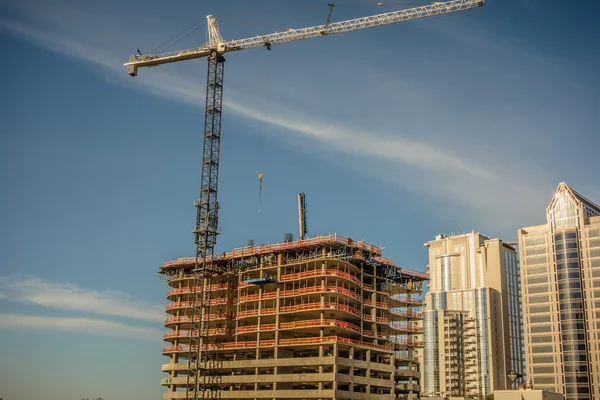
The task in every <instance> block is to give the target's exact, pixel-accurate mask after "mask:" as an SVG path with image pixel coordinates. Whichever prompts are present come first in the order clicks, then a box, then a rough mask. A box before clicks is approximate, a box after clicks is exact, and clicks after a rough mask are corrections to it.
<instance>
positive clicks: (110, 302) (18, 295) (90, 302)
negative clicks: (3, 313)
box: [0, 276, 164, 322]
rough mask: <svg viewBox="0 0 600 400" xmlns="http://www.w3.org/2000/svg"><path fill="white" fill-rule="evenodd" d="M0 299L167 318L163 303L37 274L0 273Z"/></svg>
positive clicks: (124, 315) (147, 318)
mask: <svg viewBox="0 0 600 400" xmlns="http://www.w3.org/2000/svg"><path fill="white" fill-rule="evenodd" d="M15 282H18V285H15ZM0 299H3V300H7V301H10V302H15V303H21V304H34V305H40V306H43V307H49V308H53V309H57V310H66V311H79V312H84V313H89V314H96V315H107V316H112V317H122V318H131V319H137V320H145V321H153V322H162V321H163V320H164V311H163V307H161V306H160V305H155V304H149V303H147V302H144V301H139V300H135V299H133V298H132V297H131V296H130V295H128V294H126V293H123V292H118V291H112V290H104V291H99V290H92V289H86V288H81V287H79V286H77V285H74V284H72V283H57V282H49V281H44V280H42V279H39V278H37V277H34V276H4V277H0Z"/></svg>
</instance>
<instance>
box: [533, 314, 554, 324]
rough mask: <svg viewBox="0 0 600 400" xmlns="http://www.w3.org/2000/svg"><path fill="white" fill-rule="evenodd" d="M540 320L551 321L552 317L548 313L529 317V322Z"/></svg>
mask: <svg viewBox="0 0 600 400" xmlns="http://www.w3.org/2000/svg"><path fill="white" fill-rule="evenodd" d="M542 322H552V317H551V316H550V315H540V316H536V317H529V323H530V324H539V323H542Z"/></svg>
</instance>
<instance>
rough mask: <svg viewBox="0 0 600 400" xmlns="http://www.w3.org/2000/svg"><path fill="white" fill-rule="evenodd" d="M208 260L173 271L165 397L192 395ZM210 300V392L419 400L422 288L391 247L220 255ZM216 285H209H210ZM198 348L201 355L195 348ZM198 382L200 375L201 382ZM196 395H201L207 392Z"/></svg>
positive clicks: (299, 247) (265, 249)
mask: <svg viewBox="0 0 600 400" xmlns="http://www.w3.org/2000/svg"><path fill="white" fill-rule="evenodd" d="M196 263H197V259H196V257H190V258H180V259H177V260H174V261H169V262H166V263H164V264H163V265H162V266H161V268H160V274H161V276H162V277H163V278H164V280H165V282H167V284H168V287H169V288H168V292H167V298H168V300H169V303H168V305H167V307H166V311H167V314H168V316H167V319H166V321H165V326H166V327H167V328H168V329H169V331H168V332H167V333H165V335H164V340H165V341H166V342H167V344H168V345H167V346H166V347H165V348H164V349H163V354H164V355H165V356H167V357H168V358H169V362H168V363H167V364H164V365H163V367H162V370H163V372H166V373H167V374H168V377H165V378H163V379H162V385H164V386H166V387H167V388H168V390H167V392H166V393H165V395H164V398H165V399H182V398H186V396H189V392H188V387H189V380H190V379H192V380H194V379H195V378H196V371H195V370H194V369H190V367H189V360H188V357H189V355H190V354H194V352H195V350H196V349H190V346H194V344H193V343H194V342H193V341H192V340H191V338H193V337H194V336H198V334H199V333H198V332H193V330H192V327H193V326H195V324H193V321H192V318H197V317H196V316H197V315H199V314H197V313H195V312H194V310H193V308H192V303H193V301H192V299H193V295H194V293H195V292H198V291H199V290H198V289H197V288H194V287H193V285H194V284H198V282H197V279H195V277H196V274H195V273H194V268H196ZM212 263H213V264H215V265H216V266H218V268H219V269H220V270H221V271H223V273H221V274H219V275H214V276H213V277H212V279H211V282H210V286H209V287H207V289H208V290H207V292H209V293H210V295H207V296H206V297H205V301H207V302H208V303H209V304H210V312H211V315H207V316H204V318H205V319H206V321H205V322H206V323H205V325H206V327H207V328H206V329H207V333H208V334H207V337H206V338H207V341H206V343H205V347H204V349H203V353H205V354H207V355H209V357H207V359H209V360H210V361H209V365H207V367H206V369H203V370H202V371H201V374H202V378H200V381H201V382H199V383H198V390H199V391H202V392H203V393H206V397H209V398H220V399H242V398H246V399H280V400H282V399H321V400H333V399H335V400H343V399H348V400H350V399H365V400H366V399H376V400H377V399H381V400H384V399H385V400H395V399H407V398H414V397H419V393H420V391H421V386H420V382H421V374H420V360H419V358H418V356H417V348H420V347H422V346H423V342H422V335H423V333H422V323H421V320H422V312H421V307H422V301H421V300H420V299H419V298H417V297H416V296H418V295H420V294H421V291H422V284H423V282H424V281H426V280H428V275H427V274H425V273H421V272H416V271H411V270H407V269H402V268H399V267H397V266H396V265H395V264H394V263H393V262H392V261H391V260H388V259H386V258H383V257H382V256H381V248H380V247H378V246H374V245H370V244H368V243H365V242H363V241H355V240H352V239H349V238H346V237H342V236H339V235H328V236H318V237H314V238H310V239H305V240H298V241H291V242H285V243H280V244H273V245H264V246H257V247H252V246H247V247H243V248H239V249H235V250H233V251H231V252H228V253H223V254H220V255H216V256H215V257H214V259H213V261H212ZM206 284H207V282H205V285H206ZM190 350H191V351H190ZM190 375H191V378H190ZM195 395H198V396H199V395H200V394H199V393H195Z"/></svg>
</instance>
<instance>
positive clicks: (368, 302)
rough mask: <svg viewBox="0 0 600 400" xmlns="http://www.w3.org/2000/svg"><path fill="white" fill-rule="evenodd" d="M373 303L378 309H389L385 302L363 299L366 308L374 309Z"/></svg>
mask: <svg viewBox="0 0 600 400" xmlns="http://www.w3.org/2000/svg"><path fill="white" fill-rule="evenodd" d="M373 303H374V305H375V307H378V308H383V309H386V310H387V309H388V308H389V304H388V303H386V302H383V301H376V302H373V300H371V299H363V304H364V305H366V306H370V307H373Z"/></svg>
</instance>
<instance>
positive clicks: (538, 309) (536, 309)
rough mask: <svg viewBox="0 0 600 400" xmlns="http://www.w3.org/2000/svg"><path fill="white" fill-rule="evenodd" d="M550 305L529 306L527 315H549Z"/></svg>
mask: <svg viewBox="0 0 600 400" xmlns="http://www.w3.org/2000/svg"><path fill="white" fill-rule="evenodd" d="M549 312H550V305H547V306H530V307H529V313H530V314H541V313H549Z"/></svg>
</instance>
